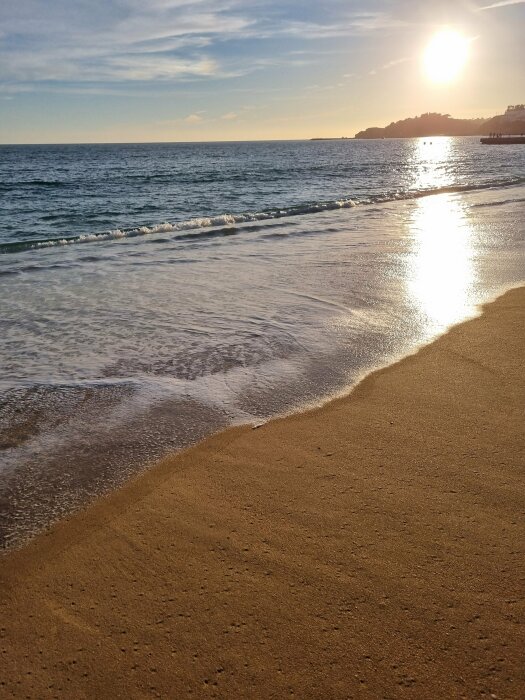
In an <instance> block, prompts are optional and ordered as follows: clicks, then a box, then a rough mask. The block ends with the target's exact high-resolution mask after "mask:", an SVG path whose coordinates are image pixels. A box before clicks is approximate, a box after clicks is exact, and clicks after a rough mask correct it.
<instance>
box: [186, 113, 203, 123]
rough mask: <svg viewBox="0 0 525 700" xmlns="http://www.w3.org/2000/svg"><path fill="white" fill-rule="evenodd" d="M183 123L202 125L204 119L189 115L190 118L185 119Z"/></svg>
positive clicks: (198, 115) (196, 115)
mask: <svg viewBox="0 0 525 700" xmlns="http://www.w3.org/2000/svg"><path fill="white" fill-rule="evenodd" d="M182 121H184V122H186V124H200V122H202V121H203V118H202V117H201V115H200V114H188V116H187V117H184V119H183V120H182Z"/></svg>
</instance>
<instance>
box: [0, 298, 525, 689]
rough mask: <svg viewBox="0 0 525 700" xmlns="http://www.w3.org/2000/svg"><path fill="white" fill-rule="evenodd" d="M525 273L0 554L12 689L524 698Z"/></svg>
mask: <svg viewBox="0 0 525 700" xmlns="http://www.w3.org/2000/svg"><path fill="white" fill-rule="evenodd" d="M524 347H525V288H521V289H518V290H513V291H511V292H508V293H507V294H505V295H504V296H503V297H501V298H500V299H498V300H497V301H496V302H494V303H493V304H491V305H489V306H487V307H485V310H484V313H483V315H482V316H481V317H480V318H477V319H474V320H473V321H469V322H467V323H464V324H462V325H460V326H457V327H456V328H454V329H452V330H451V331H450V332H449V333H448V334H447V335H445V336H443V337H442V338H440V339H439V340H438V341H436V342H435V343H433V344H432V345H430V346H428V347H425V348H423V349H422V350H421V351H420V352H418V353H417V354H416V355H414V356H412V357H409V358H406V359H404V360H402V361H401V362H399V363H397V364H395V365H393V366H391V367H388V368H386V369H383V370H380V371H378V372H375V373H374V374H372V375H370V376H369V377H367V378H366V379H365V380H364V381H363V382H362V383H361V384H360V385H359V386H358V387H357V388H356V389H355V390H354V391H353V392H352V393H351V394H350V395H349V396H348V397H345V398H343V399H340V400H337V401H333V402H331V403H330V404H328V405H326V406H324V407H322V408H320V409H316V410H314V411H310V412H308V413H304V414H300V415H295V416H292V417H289V418H286V419H282V420H276V421H273V422H271V423H269V424H266V425H264V426H262V427H260V428H258V429H256V430H254V429H251V428H239V429H234V430H229V431H226V432H224V433H221V434H219V435H216V436H214V437H212V438H210V439H208V440H206V441H205V442H204V443H202V444H200V445H199V446H197V447H196V448H193V449H190V450H188V451H187V452H185V453H182V454H180V455H177V456H175V457H172V458H170V459H167V460H164V461H163V462H162V463H160V464H159V465H157V466H155V467H154V468H153V469H151V470H150V471H149V472H148V473H147V474H146V475H143V476H141V477H139V478H137V479H135V480H134V481H133V482H131V483H130V484H128V485H127V486H126V487H124V488H122V489H120V490H119V491H118V492H116V493H114V494H112V495H111V496H109V497H108V498H105V499H102V500H100V501H99V502H98V503H96V504H95V505H93V506H91V507H89V508H88V509H87V510H86V511H84V512H83V513H80V514H78V515H76V516H74V517H72V518H70V519H68V520H67V521H64V522H62V523H60V524H59V525H58V526H56V527H54V528H53V529H52V530H51V531H50V532H48V533H46V534H44V535H41V536H39V537H37V538H36V539H35V540H34V541H33V542H32V543H31V544H30V545H28V546H26V547H25V548H23V549H22V550H20V551H18V552H14V553H11V554H9V555H7V556H5V557H4V558H3V559H1V560H0V599H1V606H0V653H1V657H0V658H1V667H0V669H1V670H0V697H2V698H4V697H5V698H9V697H16V698H25V697H29V698H48V697H49V698H51V697H60V698H75V699H76V698H120V697H123V698H150V697H162V698H186V697H195V698H201V697H202V698H205V697H221V698H279V699H280V698H286V697H295V698H374V699H378V698H385V699H386V698H414V699H416V698H417V699H418V700H420V699H425V698H429V699H430V698H432V699H433V700H434V699H435V698H447V699H448V698H468V699H469V700H470V699H471V698H478V697H480V698H482V697H485V698H501V699H503V698H506V699H516V700H517V699H519V698H523V697H525V671H524V669H525V664H524V663H523V661H524V649H525V635H524V628H523V625H522V620H523V608H524V595H523V594H524V590H525V587H524V574H525V559H524V557H523V554H524V553H523V543H524V542H525V527H524V518H523V514H524V493H525V441H524V436H523V413H524V404H525V379H524V373H523V365H522V362H523V349H524Z"/></svg>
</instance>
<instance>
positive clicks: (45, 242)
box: [0, 177, 525, 254]
mask: <svg viewBox="0 0 525 700" xmlns="http://www.w3.org/2000/svg"><path fill="white" fill-rule="evenodd" d="M524 183H525V177H515V178H507V179H505V180H493V181H491V182H488V183H483V184H475V185H451V186H445V187H439V188H434V189H427V190H409V191H404V192H388V193H384V194H372V195H370V196H367V197H364V198H362V199H359V200H358V199H351V198H341V199H336V200H327V201H316V202H305V203H302V204H296V205H292V206H288V207H282V208H273V209H265V210H263V211H259V212H244V213H240V214H219V215H217V216H202V217H195V218H192V219H186V220H184V221H178V222H174V223H170V222H164V223H161V224H155V225H153V226H139V227H134V228H125V229H114V230H109V231H102V232H98V233H86V234H79V235H75V236H64V237H62V238H45V239H32V240H31V239H30V240H22V241H14V242H12V243H2V244H0V254H5V253H18V252H23V251H26V250H33V249H40V248H49V247H55V246H67V245H72V244H75V243H95V242H100V241H110V240H118V239H122V238H135V237H138V236H145V235H151V234H157V233H173V232H175V233H177V232H179V231H180V232H183V233H182V235H180V236H176V238H177V239H179V240H186V239H189V238H194V237H195V236H202V237H203V238H204V233H205V232H202V233H201V230H202V229H210V228H213V227H221V229H220V231H219V232H217V231H215V232H213V233H214V234H215V235H216V234H217V233H219V234H220V235H231V233H232V231H231V229H232V228H233V227H235V226H236V225H238V224H244V223H249V222H256V221H266V220H269V219H281V218H284V217H293V216H301V215H307V214H317V213H320V212H326V211H331V210H336V209H348V208H352V207H356V206H359V205H371V204H379V203H384V202H393V201H399V200H406V199H418V198H420V197H428V196H431V195H436V194H445V193H460V192H470V191H475V190H484V189H493V188H496V187H509V186H515V185H520V184H524ZM206 233H207V234H208V236H207V237H209V235H210V233H211V232H206Z"/></svg>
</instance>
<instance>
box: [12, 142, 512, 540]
mask: <svg viewBox="0 0 525 700" xmlns="http://www.w3.org/2000/svg"><path fill="white" fill-rule="evenodd" d="M0 173H1V177H0V183H1V184H0V211H1V217H0V246H1V247H0V299H1V314H0V332H1V335H0V362H1V367H2V374H1V377H0V448H1V449H0V539H1V541H2V543H3V544H4V545H8V544H12V543H16V542H19V541H22V540H23V539H24V538H26V537H27V536H30V535H31V534H33V533H34V532H36V531H38V530H39V529H41V528H42V527H43V526H45V525H46V524H48V523H49V522H51V521H53V520H54V519H56V518H58V517H60V516H61V515H63V514H64V513H67V512H69V511H70V510H72V509H74V508H76V507H78V506H79V505H80V504H82V503H84V502H85V501H86V500H88V499H90V498H92V497H93V496H94V495H96V494H98V493H101V492H103V491H105V490H107V489H109V488H112V487H114V486H116V485H118V484H119V483H121V482H122V480H123V479H125V478H126V477H128V476H129V475H130V474H132V473H134V472H136V471H137V470H139V469H142V468H143V467H144V466H145V465H146V464H147V463H148V462H149V461H151V460H153V459H156V458H158V457H159V456H161V455H162V454H164V453H166V452H168V451H171V450H174V449H179V448H181V447H184V446H186V445H188V444H191V443H193V442H195V441H196V440H198V439H201V438H202V437H203V436H205V435H207V434H209V433H210V432H212V431H215V430H218V429H221V428H224V427H227V426H228V425H232V424H237V423H245V422H248V423H250V422H251V423H257V422H260V421H262V420H266V419H268V418H270V417H272V416H275V415H279V414H281V413H285V412H289V411H293V410H299V409H301V408H304V407H305V406H308V405H316V404H318V403H320V402H322V401H324V400H326V399H328V398H330V397H332V396H334V395H337V394H339V393H341V392H344V391H347V390H348V389H349V388H350V387H351V386H352V385H353V384H355V382H356V381H358V380H359V378H360V377H362V376H363V374H364V373H366V372H367V371H370V370H371V369H373V368H374V367H377V366H379V365H383V364H386V363H388V362H390V361H392V360H393V359H395V358H397V357H400V356H401V355H403V354H406V353H408V352H412V351H413V350H414V349H416V348H417V347H418V346H420V345H421V344H422V343H426V342H429V341H430V340H431V339H432V338H434V337H436V336H437V335H438V334H439V333H441V332H443V331H444V330H446V329H447V328H448V327H449V326H450V325H451V324H453V323H457V322H459V321H461V320H463V319H464V318H467V317H469V316H471V315H473V314H474V313H476V309H477V304H479V303H482V302H484V301H486V300H488V299H490V298H492V297H493V296H494V295H496V294H497V293H499V292H500V291H501V290H503V289H505V288H507V287H509V286H513V285H516V284H518V283H520V282H522V281H523V280H524V279H525V246H524V242H525V227H524V224H523V221H524V217H523V214H524V203H525V186H524V181H525V148H523V147H520V146H504V147H501V148H490V147H482V146H480V145H479V143H478V142H477V140H476V139H449V138H434V139H420V140H417V139H415V140H405V141H401V140H392V141H389V140H385V141H374V142H358V141H356V142H354V141H334V142H284V143H277V142H274V143H253V144H248V143H242V144H199V145H189V144H187V145H184V144H156V145H132V146H127V145H122V146H60V147H58V146H57V147H54V146H38V147H29V146H27V147H26V146H23V147H22V146H20V147H0Z"/></svg>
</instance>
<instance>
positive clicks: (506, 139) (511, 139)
mask: <svg viewBox="0 0 525 700" xmlns="http://www.w3.org/2000/svg"><path fill="white" fill-rule="evenodd" d="M480 141H481V143H485V144H487V145H494V144H501V143H525V136H486V137H484V138H482V139H480Z"/></svg>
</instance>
